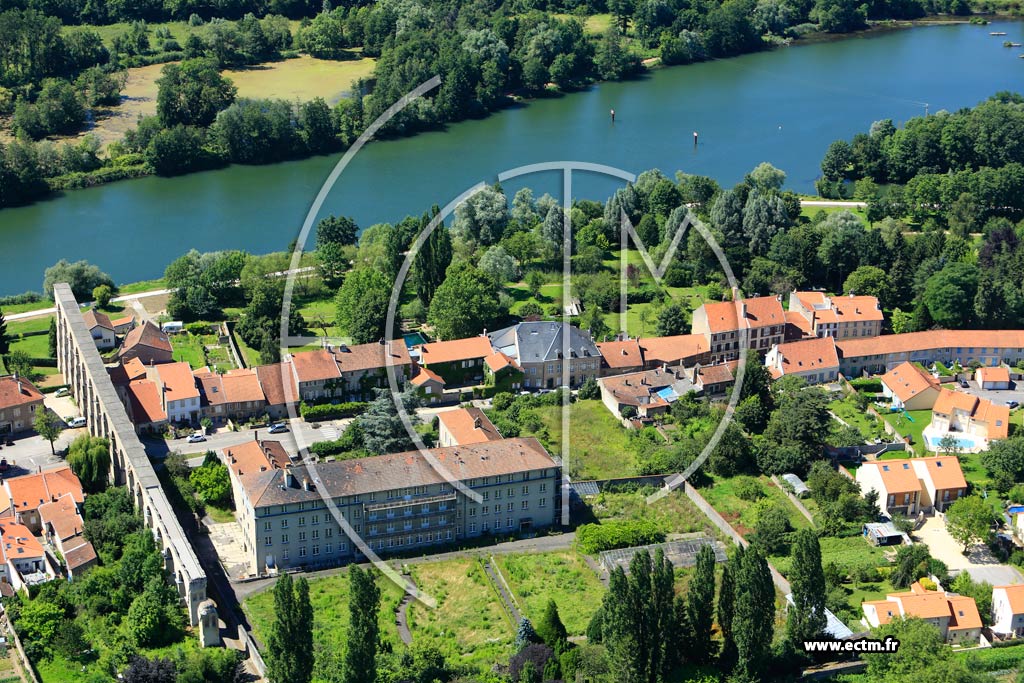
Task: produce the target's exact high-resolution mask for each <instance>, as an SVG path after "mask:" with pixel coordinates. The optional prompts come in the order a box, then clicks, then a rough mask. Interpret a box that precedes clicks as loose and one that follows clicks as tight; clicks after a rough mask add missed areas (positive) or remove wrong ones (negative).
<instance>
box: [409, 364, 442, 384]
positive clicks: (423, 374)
mask: <svg viewBox="0 0 1024 683" xmlns="http://www.w3.org/2000/svg"><path fill="white" fill-rule="evenodd" d="M430 380H434V381H435V382H440V383H441V384H444V378H443V377H441V375H439V374H437V373H436V372H434V371H433V370H431V369H430V368H420V371H419V374H417V375H416V376H415V377H413V378H412V380H411V381H412V383H413V384H414V385H415V386H418V387H421V386H423V385H424V384H426V383H427V382H429V381H430Z"/></svg>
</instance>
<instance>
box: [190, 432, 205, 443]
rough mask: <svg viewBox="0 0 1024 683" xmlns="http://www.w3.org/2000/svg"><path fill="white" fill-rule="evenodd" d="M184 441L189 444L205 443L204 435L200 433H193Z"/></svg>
mask: <svg viewBox="0 0 1024 683" xmlns="http://www.w3.org/2000/svg"><path fill="white" fill-rule="evenodd" d="M186 441H188V442H189V443H199V442H201V441H206V434H203V433H202V432H193V433H192V434H190V435H189V437H188V438H187V439H186Z"/></svg>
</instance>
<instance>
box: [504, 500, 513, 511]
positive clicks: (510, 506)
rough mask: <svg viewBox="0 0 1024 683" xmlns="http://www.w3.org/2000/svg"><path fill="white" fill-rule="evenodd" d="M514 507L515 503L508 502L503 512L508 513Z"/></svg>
mask: <svg viewBox="0 0 1024 683" xmlns="http://www.w3.org/2000/svg"><path fill="white" fill-rule="evenodd" d="M514 505H515V503H511V502H510V503H509V504H508V505H506V506H505V510H506V511H508V512H512V509H513V506H514Z"/></svg>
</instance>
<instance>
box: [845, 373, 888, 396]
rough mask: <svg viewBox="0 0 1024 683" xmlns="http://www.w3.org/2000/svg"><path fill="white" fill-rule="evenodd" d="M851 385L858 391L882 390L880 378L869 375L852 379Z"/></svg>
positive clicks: (872, 391) (876, 391)
mask: <svg viewBox="0 0 1024 683" xmlns="http://www.w3.org/2000/svg"><path fill="white" fill-rule="evenodd" d="M850 386H852V387H853V388H854V389H856V390H857V391H867V392H871V393H875V394H877V393H880V392H881V391H882V381H881V380H878V379H871V378H868V377H858V378H857V379H852V380H850Z"/></svg>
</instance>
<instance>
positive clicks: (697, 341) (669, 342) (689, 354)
mask: <svg viewBox="0 0 1024 683" xmlns="http://www.w3.org/2000/svg"><path fill="white" fill-rule="evenodd" d="M637 342H639V344H640V350H641V351H642V352H643V355H644V363H645V364H661V363H667V364H669V365H671V364H673V363H679V362H680V361H686V360H691V359H694V358H697V357H698V356H700V355H702V354H705V353H707V352H708V350H709V349H708V345H707V341H706V340H705V339H704V335H703V334H677V335H674V336H671V337H641V338H640V339H638V340H637ZM598 347H599V348H600V344H599V345H598Z"/></svg>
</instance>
